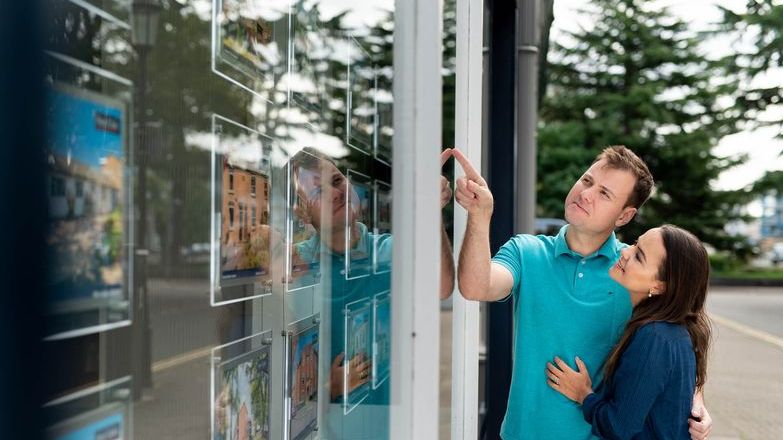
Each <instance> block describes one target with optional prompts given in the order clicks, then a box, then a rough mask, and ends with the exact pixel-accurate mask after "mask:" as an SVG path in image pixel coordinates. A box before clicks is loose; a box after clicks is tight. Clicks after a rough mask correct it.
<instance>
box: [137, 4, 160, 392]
mask: <svg viewBox="0 0 783 440" xmlns="http://www.w3.org/2000/svg"><path fill="white" fill-rule="evenodd" d="M160 10H161V6H160V3H159V0H133V3H132V6H131V20H132V24H133V28H132V42H133V47H134V49H135V50H136V53H137V55H138V61H139V78H138V85H137V87H136V92H137V95H136V106H135V108H136V110H137V111H136V112H135V113H136V123H137V128H136V130H137V133H136V136H135V139H134V140H135V142H134V144H135V145H136V151H137V152H138V156H137V160H138V175H137V178H138V191H139V194H138V201H139V205H138V206H139V227H138V235H137V237H138V241H137V248H136V252H135V254H136V255H135V258H134V268H135V269H134V272H135V274H134V277H133V280H134V296H133V308H134V309H133V311H134V318H133V319H134V321H135V322H134V323H133V328H132V335H131V338H132V347H133V353H134V356H133V358H132V360H131V362H132V372H133V379H134V380H133V395H134V398H139V397H141V390H142V388H143V387H147V386H151V385H152V359H151V355H150V351H151V347H150V345H151V344H152V337H151V333H152V332H151V330H150V322H149V308H148V301H147V256H148V255H149V245H148V243H147V165H148V161H149V150H150V148H149V137H148V136H147V100H146V98H147V55H148V54H149V52H150V51H151V50H152V48H153V47H154V46H155V43H156V41H157V39H158V24H159V21H160Z"/></svg>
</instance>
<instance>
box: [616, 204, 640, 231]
mask: <svg viewBox="0 0 783 440" xmlns="http://www.w3.org/2000/svg"><path fill="white" fill-rule="evenodd" d="M636 211H637V209H636V208H634V207H633V206H629V207H627V208H623V212H621V213H620V216H619V217H617V220H615V222H614V226H615V227H617V228H619V227H620V226H625V225H627V224H628V222H630V221H631V220H633V216H634V215H636Z"/></svg>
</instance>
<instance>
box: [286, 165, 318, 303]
mask: <svg viewBox="0 0 783 440" xmlns="http://www.w3.org/2000/svg"><path fill="white" fill-rule="evenodd" d="M299 154H303V155H308V156H310V158H309V159H308V160H311V161H314V162H315V163H319V162H320V160H319V159H318V158H317V157H315V156H313V155H311V154H309V153H307V152H305V151H302V152H301V153H299ZM286 172H287V181H288V184H287V200H288V203H287V206H288V210H287V216H286V248H287V264H286V268H287V270H286V286H287V290H288V291H296V290H300V289H303V288H306V287H310V286H313V285H316V284H318V283H319V282H320V281H321V252H320V241H319V238H318V234H317V232H316V230H315V227H314V226H313V219H312V218H311V217H312V216H314V215H318V216H320V215H321V214H320V211H319V212H317V213H316V212H314V210H317V208H313V206H316V205H314V204H315V201H316V200H319V199H320V197H321V195H320V191H321V167H320V166H319V167H317V168H316V169H313V168H311V167H294V166H293V165H292V164H289V165H288V167H287V168H286Z"/></svg>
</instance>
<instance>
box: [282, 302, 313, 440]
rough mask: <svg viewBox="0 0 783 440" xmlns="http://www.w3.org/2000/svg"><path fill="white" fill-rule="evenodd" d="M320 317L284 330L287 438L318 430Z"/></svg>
mask: <svg viewBox="0 0 783 440" xmlns="http://www.w3.org/2000/svg"><path fill="white" fill-rule="evenodd" d="M319 322H320V321H319V317H318V315H313V316H310V317H308V318H305V319H302V320H300V321H297V322H295V323H293V324H291V325H289V326H288V330H287V331H286V333H285V335H286V353H287V358H286V361H287V362H286V368H285V372H286V394H285V395H286V439H288V440H303V439H307V438H310V436H311V435H312V434H313V433H315V432H316V431H317V430H318V353H319V339H320V330H319Z"/></svg>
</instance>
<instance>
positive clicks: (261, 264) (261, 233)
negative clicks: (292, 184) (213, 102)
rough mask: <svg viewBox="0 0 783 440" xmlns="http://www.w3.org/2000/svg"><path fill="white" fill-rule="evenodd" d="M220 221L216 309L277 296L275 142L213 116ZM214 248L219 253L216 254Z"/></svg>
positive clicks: (216, 239)
mask: <svg viewBox="0 0 783 440" xmlns="http://www.w3.org/2000/svg"><path fill="white" fill-rule="evenodd" d="M213 121H214V124H213V131H214V142H215V145H214V147H213V156H214V157H213V160H214V161H215V162H214V166H215V168H216V169H215V174H214V176H213V182H212V186H213V194H214V199H213V200H214V203H215V205H214V207H213V213H214V217H215V226H214V231H215V233H216V234H219V235H217V236H216V237H214V238H213V240H212V244H213V251H212V256H213V259H215V260H217V258H216V257H217V256H219V261H215V263H213V264H215V265H217V266H218V267H217V268H216V269H215V270H216V271H219V276H217V277H214V278H213V283H212V292H213V299H212V302H213V305H214V304H221V303H226V302H231V301H237V300H243V299H250V298H256V297H259V296H262V295H269V294H271V293H272V277H271V250H270V238H271V237H270V227H269V225H270V200H269V197H270V194H271V193H270V180H269V176H270V171H271V170H270V164H269V151H270V144H271V139H269V138H268V137H266V136H263V135H262V134H260V133H258V132H257V131H255V130H253V129H251V128H249V127H246V126H244V125H241V124H238V123H236V122H233V121H230V120H228V119H226V118H223V117H221V116H217V115H215V116H214V118H213ZM215 249H219V252H217V251H216V250H215Z"/></svg>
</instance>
